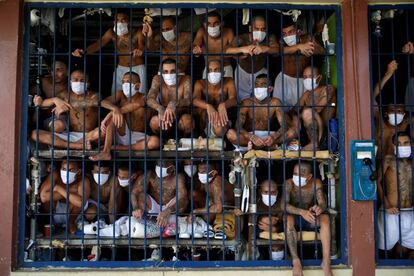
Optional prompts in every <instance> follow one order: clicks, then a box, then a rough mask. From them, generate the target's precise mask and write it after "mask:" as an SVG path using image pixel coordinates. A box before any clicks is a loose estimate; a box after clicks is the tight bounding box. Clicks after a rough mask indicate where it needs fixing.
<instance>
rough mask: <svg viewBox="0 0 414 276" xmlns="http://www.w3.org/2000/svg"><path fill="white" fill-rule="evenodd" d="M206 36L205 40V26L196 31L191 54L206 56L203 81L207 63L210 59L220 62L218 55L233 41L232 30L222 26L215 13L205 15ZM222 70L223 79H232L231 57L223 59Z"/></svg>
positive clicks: (217, 14)
mask: <svg viewBox="0 0 414 276" xmlns="http://www.w3.org/2000/svg"><path fill="white" fill-rule="evenodd" d="M207 34H208V38H206V26H201V27H200V28H199V29H198V31H197V34H196V36H195V38H194V41H193V54H194V55H196V56H198V55H201V54H204V55H206V60H205V63H206V68H204V71H203V79H205V78H206V71H207V65H208V64H209V61H210V60H211V59H219V60H221V57H220V55H221V54H222V53H225V52H226V50H227V48H228V47H229V46H230V44H231V43H232V42H233V39H234V34H233V30H232V29H231V28H224V27H223V26H222V22H221V16H220V14H219V13H217V12H216V11H213V12H210V13H208V15H207ZM206 39H207V40H206ZM222 46H223V48H222ZM207 55H208V57H207ZM223 70H224V77H228V78H232V77H233V67H231V56H224V57H223Z"/></svg>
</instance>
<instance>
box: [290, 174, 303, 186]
mask: <svg viewBox="0 0 414 276" xmlns="http://www.w3.org/2000/svg"><path fill="white" fill-rule="evenodd" d="M292 180H293V183H294V184H295V185H296V186H297V187H300V186H305V185H306V177H299V175H293V177H292Z"/></svg>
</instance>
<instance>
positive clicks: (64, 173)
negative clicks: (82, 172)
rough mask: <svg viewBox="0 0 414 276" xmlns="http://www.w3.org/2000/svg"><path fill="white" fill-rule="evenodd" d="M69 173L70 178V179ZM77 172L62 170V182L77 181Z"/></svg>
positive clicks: (70, 182)
mask: <svg viewBox="0 0 414 276" xmlns="http://www.w3.org/2000/svg"><path fill="white" fill-rule="evenodd" d="M68 175H69V179H68ZM75 177H76V173H74V172H69V174H68V171H64V170H60V178H61V179H62V182H63V183H65V184H72V183H73V182H74V181H75ZM68 181H69V182H68Z"/></svg>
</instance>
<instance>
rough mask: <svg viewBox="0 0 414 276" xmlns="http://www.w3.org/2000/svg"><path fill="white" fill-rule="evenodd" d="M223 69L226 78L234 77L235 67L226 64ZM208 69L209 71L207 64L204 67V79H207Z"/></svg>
mask: <svg viewBox="0 0 414 276" xmlns="http://www.w3.org/2000/svg"><path fill="white" fill-rule="evenodd" d="M223 70H224V77H225V78H232V77H233V67H231V65H226V66H224V67H223ZM206 71H207V66H206V67H204V70H203V80H204V79H206Z"/></svg>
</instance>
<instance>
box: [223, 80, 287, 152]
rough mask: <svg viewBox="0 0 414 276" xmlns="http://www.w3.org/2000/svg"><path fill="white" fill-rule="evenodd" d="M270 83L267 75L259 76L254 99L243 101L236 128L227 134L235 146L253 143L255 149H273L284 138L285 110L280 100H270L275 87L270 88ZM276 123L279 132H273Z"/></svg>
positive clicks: (256, 81)
mask: <svg viewBox="0 0 414 276" xmlns="http://www.w3.org/2000/svg"><path fill="white" fill-rule="evenodd" d="M268 83H269V79H268V77H267V75H266V74H261V75H258V76H257V77H256V80H255V88H254V98H253V99H251V98H247V99H245V100H243V101H242V104H241V107H240V117H239V121H238V122H236V128H235V129H230V130H229V131H228V132H227V138H228V139H229V141H230V142H231V143H232V144H233V145H235V146H236V145H237V144H238V143H239V146H242V147H246V146H247V145H248V143H249V142H252V143H253V146H254V147H255V148H263V147H271V146H273V145H274V144H275V143H277V142H279V141H280V139H281V138H282V124H283V119H284V116H283V110H282V108H281V103H280V100H279V99H277V98H270V99H269V95H270V94H271V93H272V91H273V87H271V86H268ZM285 118H286V116H285ZM276 121H278V122H279V125H280V128H279V131H277V132H276V131H273V130H271V129H273V128H274V126H275V125H276ZM268 123H269V126H270V129H269V128H268ZM237 129H239V132H240V135H238V131H237Z"/></svg>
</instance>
